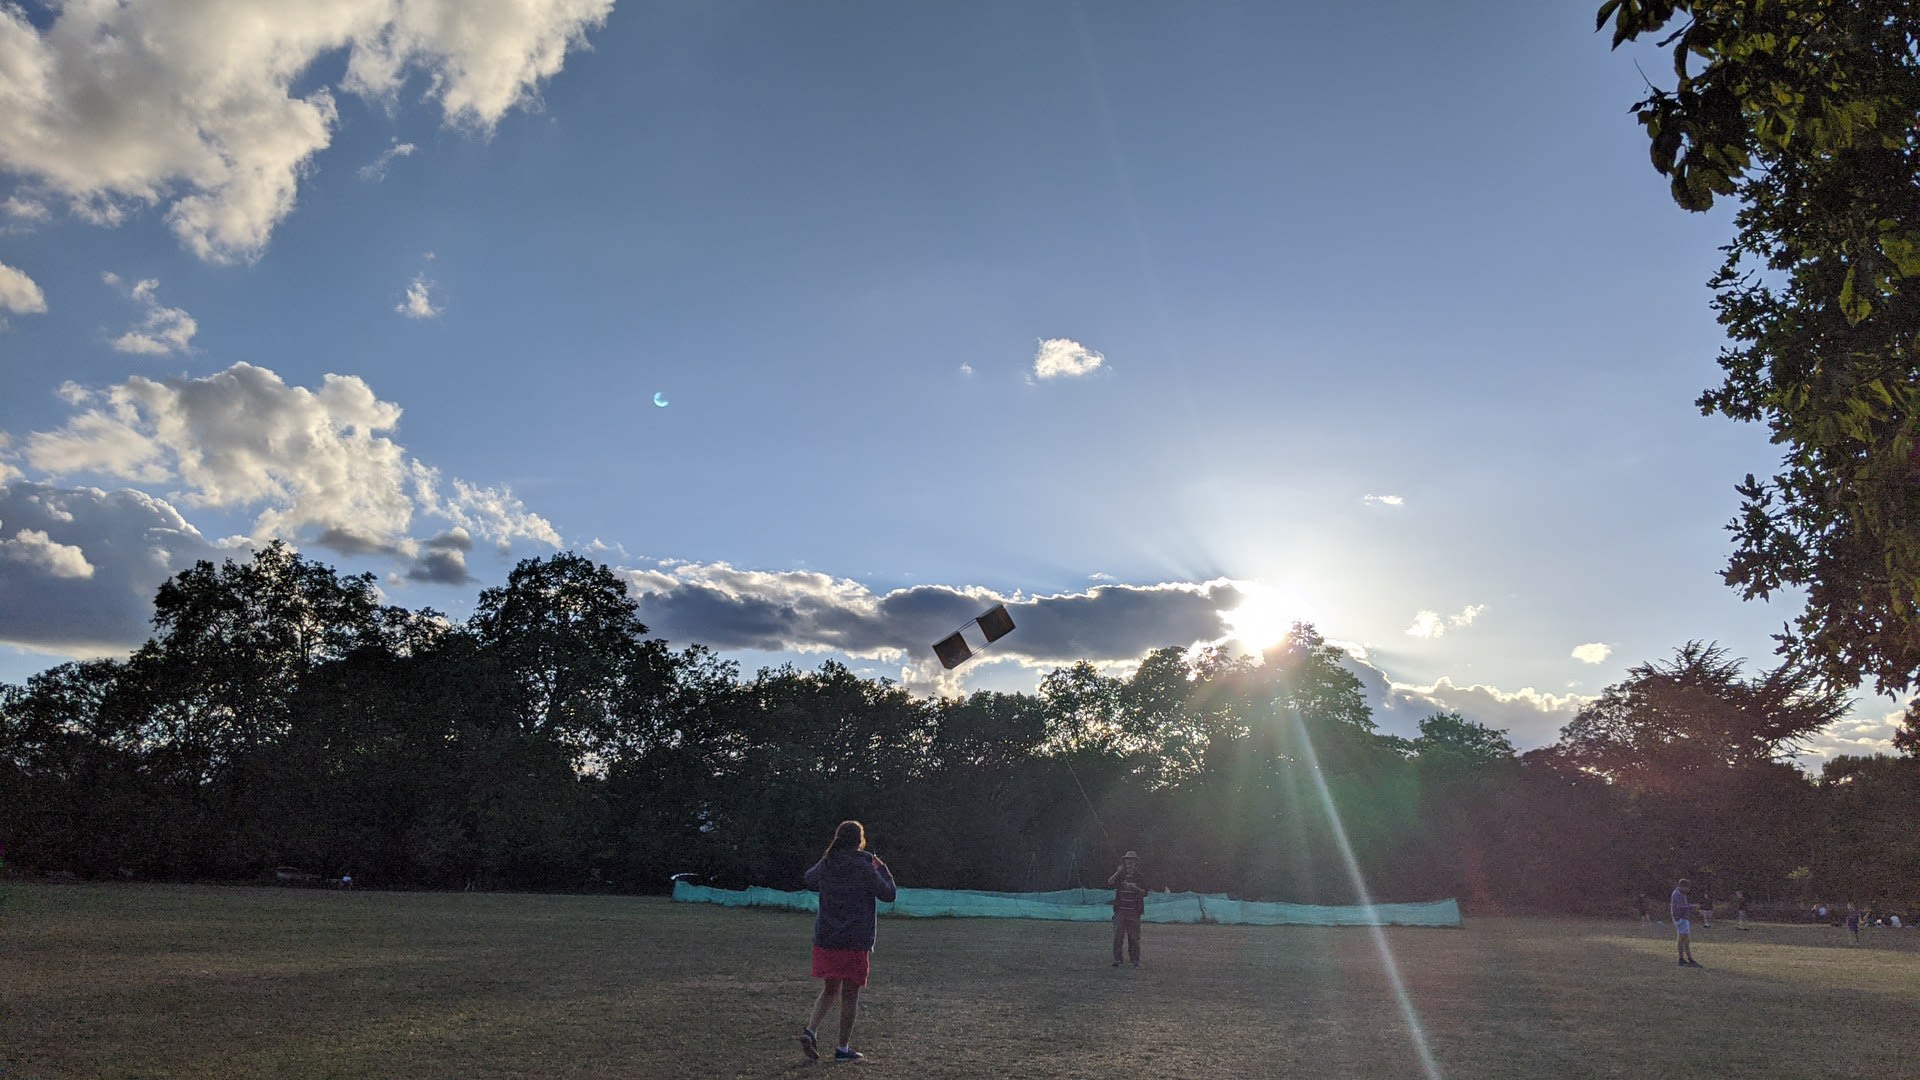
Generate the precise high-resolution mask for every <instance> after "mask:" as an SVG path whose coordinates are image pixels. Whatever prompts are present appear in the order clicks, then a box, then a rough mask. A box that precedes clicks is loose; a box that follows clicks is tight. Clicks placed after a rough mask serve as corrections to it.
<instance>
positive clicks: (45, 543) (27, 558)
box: [0, 514, 93, 578]
mask: <svg viewBox="0 0 1920 1080" xmlns="http://www.w3.org/2000/svg"><path fill="white" fill-rule="evenodd" d="M68 517H69V519H71V517H72V515H71V514H69V515H68ZM0 559H6V560H8V561H11V562H17V563H26V564H28V565H30V566H36V567H39V568H40V569H42V570H44V571H46V572H47V573H48V574H50V575H52V576H53V577H57V578H90V577H92V576H93V564H92V563H90V562H88V561H87V553H86V552H84V551H82V550H80V548H79V547H78V546H76V545H73V544H61V543H56V542H54V540H53V538H52V537H50V536H48V535H47V534H46V533H45V532H43V531H42V530H40V529H21V530H20V531H19V532H17V533H15V534H14V536H13V539H11V540H8V539H5V538H4V537H3V536H0Z"/></svg>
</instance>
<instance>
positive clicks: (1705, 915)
mask: <svg viewBox="0 0 1920 1080" xmlns="http://www.w3.org/2000/svg"><path fill="white" fill-rule="evenodd" d="M1694 910H1695V911H1698V912H1699V913H1700V929H1702V930H1711V929H1713V886H1712V885H1711V884H1707V885H1702V886H1700V902H1699V903H1698V904H1696V905H1694Z"/></svg>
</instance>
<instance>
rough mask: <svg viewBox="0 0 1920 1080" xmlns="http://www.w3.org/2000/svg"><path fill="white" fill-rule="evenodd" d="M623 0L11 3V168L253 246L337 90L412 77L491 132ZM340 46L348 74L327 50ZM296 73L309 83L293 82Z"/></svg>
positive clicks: (245, 255)
mask: <svg viewBox="0 0 1920 1080" xmlns="http://www.w3.org/2000/svg"><path fill="white" fill-rule="evenodd" d="M612 7H613V0H484V2H471V3H468V2H455V0H335V2H330V3H324V4H293V5H281V6H278V7H275V8H274V9H273V12H272V17H271V18H262V17H241V15H240V14H237V13H236V12H235V10H234V9H232V8H231V7H230V6H228V5H221V4H205V3H200V2H198V0H149V2H146V3H139V4H120V3H106V2H87V3H71V4H60V5H55V6H54V7H52V8H51V12H52V15H51V18H50V19H45V20H42V22H43V24H44V25H43V26H35V25H34V23H33V22H32V21H30V20H29V18H28V16H27V14H26V12H25V10H23V9H22V8H20V7H18V6H17V5H13V4H4V5H0V169H4V170H6V171H8V172H11V173H14V174H17V175H19V176H22V177H25V178H27V179H28V180H29V181H30V182H31V183H33V184H34V186H35V188H36V190H39V191H44V192H47V193H50V194H54V195H58V196H61V197H64V198H66V199H67V200H68V202H69V205H70V207H71V209H72V210H73V212H74V213H75V214H76V215H78V216H80V217H82V218H84V219H87V220H91V221H96V222H100V223H102V224H113V223H116V222H118V221H121V220H124V219H125V218H126V217H127V216H128V215H129V214H130V213H132V212H135V211H137V210H139V209H141V208H145V207H151V206H157V205H162V204H164V205H165V206H166V217H167V221H168V223H169V224H170V225H171V226H172V228H173V231H174V233H175V234H176V235H177V236H178V237H179V239H180V241H181V243H182V244H183V245H185V246H186V248H187V249H188V250H190V251H192V252H194V253H195V254H197V255H199V256H200V257H202V258H205V259H210V260H217V261H229V260H234V259H252V258H255V257H257V256H258V255H259V254H260V252H261V251H262V250H264V248H265V247H266V244H267V240H268V238H269V236H270V235H271V233H272V231H273V228H274V227H275V226H276V225H277V224H278V223H279V222H280V221H281V220H282V219H284V218H285V217H286V216H287V215H288V214H289V213H291V212H292V210H293V206H294V202H295V196H296V191H297V188H298V186H299V182H300V179H301V178H302V177H303V176H304V175H305V174H306V173H307V172H308V171H309V170H310V169H311V167H312V162H313V159H314V156H315V155H316V154H317V153H319V151H321V150H323V149H325V148H326V147H327V146H328V145H329V144H330V143H331V142H332V139H333V132H334V128H335V126H336V125H337V124H338V122H339V116H340V113H339V109H338V106H337V105H336V102H335V96H334V95H335V91H336V90H338V91H341V92H345V93H351V94H356V95H360V96H363V97H366V98H369V99H373V100H377V101H382V102H392V101H394V100H395V99H397V97H398V95H399V93H400V91H401V90H402V89H403V88H404V87H405V86H406V85H407V83H408V82H409V81H410V80H412V79H413V78H415V77H416V76H424V85H425V89H424V96H425V98H426V99H428V100H430V101H435V102H437V103H438V104H439V106H440V109H441V112H442V115H443V116H444V117H445V119H446V121H447V122H448V123H450V124H453V125H457V126H460V127H464V128H467V129H469V130H475V131H480V132H486V131H488V130H491V129H492V127H493V126H494V125H495V124H496V123H497V122H498V121H499V120H500V118H501V117H502V116H503V115H505V113H506V112H507V111H508V110H509V109H512V108H514V107H515V106H517V105H520V104H523V103H525V102H527V101H528V100H529V99H530V98H531V97H532V96H533V95H534V93H535V91H536V88H537V87H538V86H539V84H540V83H541V82H542V81H543V80H545V79H548V78H551V77H552V76H553V75H555V74H557V73H558V72H559V71H560V69H561V66H562V63H563V62H564V60H565V58H566V55H567V53H568V52H569V50H571V49H573V48H574V47H576V46H580V45H582V44H584V41H585V37H586V34H587V32H588V31H589V30H591V29H594V28H597V27H598V26H600V25H601V24H602V23H604V22H605V20H606V17H607V15H608V13H609V12H610V11H611V10H612ZM342 54H344V56H345V58H346V67H345V76H344V78H342V80H341V81H340V83H339V84H338V86H337V87H328V86H318V87H313V86H312V85H311V81H310V80H311V76H312V74H313V72H314V69H315V67H316V61H319V60H320V59H322V58H323V57H334V56H339V55H342ZM296 88H298V91H297V92H296Z"/></svg>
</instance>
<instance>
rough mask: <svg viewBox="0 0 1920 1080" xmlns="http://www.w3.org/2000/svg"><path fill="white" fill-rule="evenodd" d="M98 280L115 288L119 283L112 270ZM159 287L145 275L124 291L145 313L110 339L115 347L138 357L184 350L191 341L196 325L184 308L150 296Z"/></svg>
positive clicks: (197, 331)
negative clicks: (165, 303)
mask: <svg viewBox="0 0 1920 1080" xmlns="http://www.w3.org/2000/svg"><path fill="white" fill-rule="evenodd" d="M100 280H102V281H104V282H106V283H107V284H108V285H111V286H114V287H116V288H117V287H118V286H119V285H120V276H119V275H118V274H114V273H112V272H108V273H105V274H102V275H100ZM159 288H160V283H159V282H158V281H156V280H154V279H153V278H146V279H144V280H141V281H138V282H136V283H134V286H133V288H132V289H130V290H128V292H127V296H128V297H129V298H131V299H132V300H133V302H134V303H136V304H139V305H140V306H141V307H142V308H145V309H146V314H145V315H144V316H143V317H142V318H141V320H140V322H139V324H138V325H136V326H134V327H133V328H132V329H130V330H128V331H127V332H126V333H124V334H121V335H120V336H119V337H117V338H114V339H113V347H114V348H115V349H117V350H119V351H120V352H124V353H137V354H140V355H142V356H166V355H167V354H169V353H176V352H185V351H186V350H187V348H188V347H189V346H191V345H192V344H193V335H194V334H196V333H199V331H200V324H199V323H198V322H195V321H194V318H193V316H191V315H189V314H187V313H186V312H185V311H182V310H181V309H179V308H171V307H166V306H165V305H163V304H161V303H160V301H159V300H158V299H156V298H155V295H154V294H155V293H156V292H158V291H159Z"/></svg>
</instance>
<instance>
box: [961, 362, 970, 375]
mask: <svg viewBox="0 0 1920 1080" xmlns="http://www.w3.org/2000/svg"><path fill="white" fill-rule="evenodd" d="M960 374H962V375H972V374H973V365H972V364H968V363H962V364H961V365H960Z"/></svg>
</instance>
